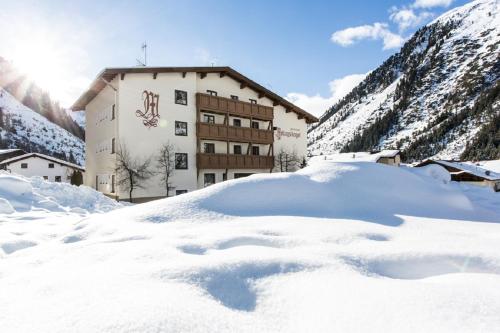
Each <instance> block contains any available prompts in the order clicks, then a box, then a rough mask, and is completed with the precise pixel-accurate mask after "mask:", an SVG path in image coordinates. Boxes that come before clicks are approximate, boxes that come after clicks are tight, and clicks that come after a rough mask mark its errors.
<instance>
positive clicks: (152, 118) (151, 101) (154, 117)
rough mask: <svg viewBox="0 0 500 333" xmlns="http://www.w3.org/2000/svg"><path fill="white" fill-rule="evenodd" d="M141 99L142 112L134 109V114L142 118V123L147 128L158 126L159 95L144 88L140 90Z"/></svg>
mask: <svg viewBox="0 0 500 333" xmlns="http://www.w3.org/2000/svg"><path fill="white" fill-rule="evenodd" d="M142 99H143V100H144V112H142V111H141V110H136V111H135V115H136V116H137V117H139V118H142V123H143V124H144V126H146V127H147V128H151V127H156V126H158V119H160V114H159V113H158V103H159V100H160V95H158V94H155V93H153V92H152V91H147V90H144V91H143V92H142Z"/></svg>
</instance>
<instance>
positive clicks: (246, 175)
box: [234, 173, 253, 179]
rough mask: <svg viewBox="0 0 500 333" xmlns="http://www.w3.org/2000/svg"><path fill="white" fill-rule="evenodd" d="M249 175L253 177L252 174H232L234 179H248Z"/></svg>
mask: <svg viewBox="0 0 500 333" xmlns="http://www.w3.org/2000/svg"><path fill="white" fill-rule="evenodd" d="M251 175H253V173H235V174H234V179H238V178H243V177H248V176H251Z"/></svg>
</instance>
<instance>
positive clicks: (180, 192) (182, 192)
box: [175, 190, 188, 195]
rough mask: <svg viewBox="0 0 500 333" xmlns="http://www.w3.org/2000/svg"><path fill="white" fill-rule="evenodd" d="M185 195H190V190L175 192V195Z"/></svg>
mask: <svg viewBox="0 0 500 333" xmlns="http://www.w3.org/2000/svg"><path fill="white" fill-rule="evenodd" d="M184 193H188V190H175V195H181V194H184Z"/></svg>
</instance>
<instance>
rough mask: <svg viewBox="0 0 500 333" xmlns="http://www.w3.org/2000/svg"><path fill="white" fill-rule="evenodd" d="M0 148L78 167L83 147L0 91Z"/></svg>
mask: <svg viewBox="0 0 500 333" xmlns="http://www.w3.org/2000/svg"><path fill="white" fill-rule="evenodd" d="M0 148H20V149H24V150H26V151H31V152H40V153H44V154H48V155H51V156H54V157H58V158H61V159H65V160H68V161H70V162H73V163H77V164H80V165H83V164H84V161H85V143H84V142H83V141H82V140H81V139H79V138H78V137H76V136H74V135H73V134H71V133H69V132H68V131H66V130H65V129H63V128H62V127H59V126H58V125H56V124H54V123H52V122H50V121H49V120H48V119H47V118H45V117H43V116H42V115H40V114H38V113H36V112H35V111H33V110H31V109H30V108H28V107H26V106H24V105H23V104H21V103H20V102H19V101H18V100H17V99H16V98H14V97H13V96H12V95H11V94H9V93H8V92H6V91H5V90H3V89H1V88H0Z"/></svg>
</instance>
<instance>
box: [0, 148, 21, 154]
mask: <svg viewBox="0 0 500 333" xmlns="http://www.w3.org/2000/svg"><path fill="white" fill-rule="evenodd" d="M21 150H22V149H0V155H3V154H10V153H13V152H15V151H21Z"/></svg>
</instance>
